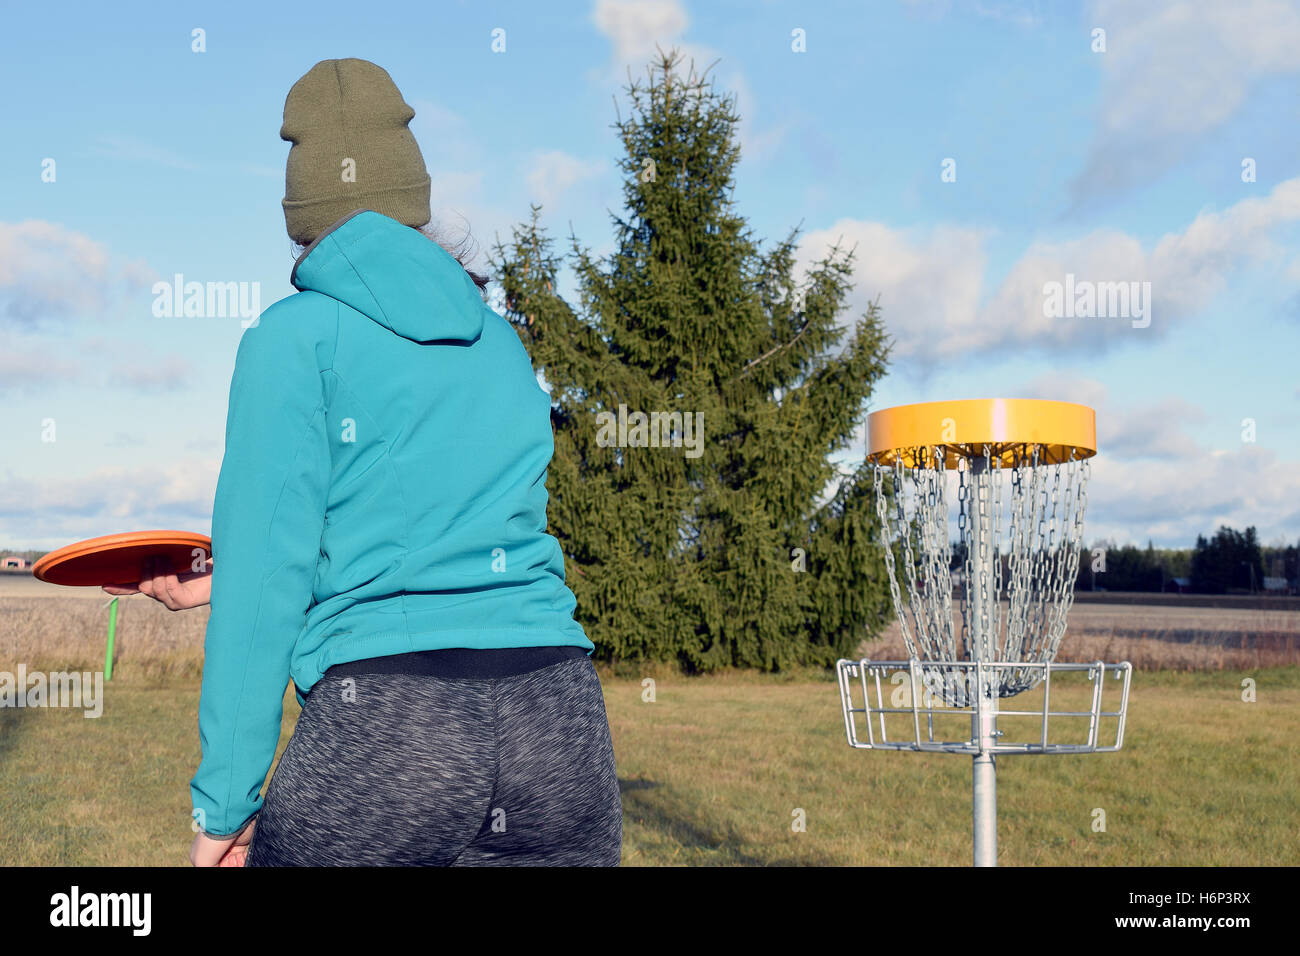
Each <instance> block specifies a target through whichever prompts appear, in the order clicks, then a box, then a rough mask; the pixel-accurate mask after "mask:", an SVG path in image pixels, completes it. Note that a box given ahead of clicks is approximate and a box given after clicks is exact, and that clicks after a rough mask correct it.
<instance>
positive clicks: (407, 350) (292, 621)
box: [190, 211, 594, 835]
mask: <svg viewBox="0 0 1300 956" xmlns="http://www.w3.org/2000/svg"><path fill="white" fill-rule="evenodd" d="M291 281H292V282H293V285H294V287H295V288H297V289H298V290H299V291H298V292H297V294H295V295H291V296H289V297H288V298H285V299H282V300H280V301H279V302H276V303H275V304H274V305H272V306H271V307H270V308H268V309H266V310H265V311H264V312H263V313H262V315H261V316H260V318H259V319H258V321H257V322H256V324H254V325H253V326H252V327H250V328H249V329H248V330H247V331H245V333H244V335H243V338H242V339H241V340H240V343H239V351H238V354H237V356H236V359H235V371H234V376H233V378H232V380H231V383H230V406H229V410H228V413H227V418H226V451H225V457H224V459H223V460H222V464H221V474H220V477H219V479H218V483H217V491H216V499H215V503H214V505H213V515H212V556H213V574H212V602H211V603H212V609H211V617H210V618H209V620H208V628H207V634H206V637H205V640H204V664H203V690H202V696H201V699H200V702H199V738H200V740H201V742H202V745H203V759H202V762H201V763H200V765H199V769H198V772H197V773H196V774H195V776H194V779H193V781H192V783H191V787H190V789H191V794H192V796H193V801H194V814H195V819H196V821H197V822H198V825H199V827H200V828H201V829H203V830H204V831H205V832H207V833H209V834H212V835H226V834H230V833H233V832H235V831H237V830H239V829H241V828H242V827H243V825H244V824H245V823H246V822H247V821H248V820H249V818H250V817H252V816H253V815H254V814H255V813H256V812H257V810H258V809H259V807H260V806H261V796H260V791H261V789H262V784H263V782H264V781H265V779H266V774H267V771H268V770H269V769H270V766H271V761H272V759H273V758H274V756H275V749H276V746H277V744H278V742H279V738H280V720H281V717H282V703H283V699H284V693H285V690H286V688H287V686H288V681H289V679H290V678H292V680H293V683H294V684H295V685H296V688H297V692H298V699H299V701H300V702H301V701H302V699H303V698H302V694H304V693H306V692H307V691H309V690H310V689H311V688H312V686H313V685H314V684H315V683H316V682H317V681H318V680H319V679H320V677H321V675H322V674H323V673H324V672H325V671H326V670H327V669H328V668H329V667H331V666H332V665H334V664H339V663H344V662H347V661H354V660H360V659H363V658H368V657H379V656H384V655H389V654H398V653H404V652H407V651H418V650H430V649H436V648H449V647H463V648H503V647H537V646H544V645H576V646H579V647H583V648H585V649H587V650H588V652H590V651H591V650H592V649H593V648H594V646H593V645H592V643H591V642H590V641H589V640H588V639H587V637H586V635H585V634H584V633H583V630H582V627H581V626H580V625H579V624H578V623H577V622H576V621H575V620H574V617H573V611H574V605H575V601H574V597H573V592H572V591H570V590H569V588H568V587H567V586H566V585H565V583H564V558H563V555H562V554H561V551H560V545H559V543H558V542H557V541H556V539H555V538H553V537H552V536H550V535H549V534H547V531H546V502H547V492H546V470H547V466H548V464H549V463H550V460H551V453H552V450H553V440H552V434H551V423H550V407H551V404H550V396H548V395H547V393H546V392H545V391H543V390H542V388H541V387H540V386H539V385H538V383H537V379H536V376H535V375H534V372H533V369H532V366H531V363H530V362H529V359H528V354H527V353H526V352H525V351H524V348H523V345H522V344H521V343H520V341H519V338H518V336H517V335H516V334H515V332H514V330H513V329H512V328H511V327H510V324H509V323H508V322H506V320H505V319H503V318H502V317H501V316H499V315H498V314H497V313H495V312H494V311H492V309H490V308H489V307H488V306H487V305H486V304H485V303H484V302H483V300H482V297H481V295H480V294H479V290H478V287H477V286H475V284H474V282H473V280H472V279H470V277H469V275H468V274H467V273H466V272H465V270H464V269H463V268H462V267H461V265H460V264H459V263H458V262H457V261H456V260H455V259H454V258H453V257H452V256H451V255H449V254H448V253H447V252H446V251H445V250H444V249H442V247H441V246H439V245H438V244H437V243H435V242H433V241H432V240H430V239H428V238H427V237H426V236H424V235H422V234H420V233H419V232H417V231H416V230H414V229H412V228H410V227H409V226H404V225H401V224H400V223H398V222H396V221H395V220H393V219H390V218H388V217H387V216H383V215H380V214H379V213H376V212H369V211H365V212H358V213H354V214H353V215H352V216H350V217H348V218H346V219H344V220H342V221H341V222H339V223H336V224H335V225H334V226H333V227H331V229H330V230H329V231H327V232H326V233H325V234H324V235H323V236H321V237H320V238H318V239H317V240H316V241H315V242H314V243H312V245H311V246H309V247H308V248H307V250H306V251H305V252H304V254H303V256H302V257H301V258H300V259H299V261H298V264H297V266H295V268H294V272H293V276H292V280H291Z"/></svg>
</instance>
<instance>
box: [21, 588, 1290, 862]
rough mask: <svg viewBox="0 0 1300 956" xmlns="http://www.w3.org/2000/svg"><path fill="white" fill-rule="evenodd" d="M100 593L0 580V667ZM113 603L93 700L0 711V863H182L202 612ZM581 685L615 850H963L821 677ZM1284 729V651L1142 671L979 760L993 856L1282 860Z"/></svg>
mask: <svg viewBox="0 0 1300 956" xmlns="http://www.w3.org/2000/svg"><path fill="white" fill-rule="evenodd" d="M83 593H86V594H92V592H83ZM92 596H93V594H92ZM100 605H101V602H99V601H98V600H89V599H81V598H60V599H57V600H50V599H48V598H41V597H36V596H26V597H17V596H11V597H0V670H10V671H12V670H14V669H15V668H16V662H18V661H22V662H23V663H25V664H26V666H27V668H28V670H29V671H33V670H59V669H65V668H66V669H72V668H77V669H99V667H100V666H102V654H103V643H102V642H103V625H104V622H105V620H106V618H105V615H106V611H105V610H104V609H103V608H102V607H101V606H100ZM124 607H125V612H124V614H123V619H122V622H121V624H120V628H119V635H120V637H119V642H118V651H119V656H118V661H117V665H116V668H117V669H116V672H115V675H114V679H113V681H112V682H111V684H109V685H108V691H107V700H106V703H105V706H104V713H103V716H102V717H100V718H98V719H87V718H85V717H83V716H82V714H81V712H80V711H79V710H60V709H44V708H42V709H13V708H0V808H3V809H0V865H31V864H56V865H57V864H79V865H102V864H129V865H134V864H156V865H171V864H176V865H180V864H183V863H184V862H185V861H186V853H187V850H188V846H189V842H190V839H191V833H190V829H189V807H190V804H189V791H188V781H189V779H190V777H191V776H192V775H193V772H194V768H195V766H196V765H197V761H198V757H199V748H198V735H197V730H196V711H197V702H198V687H199V684H198V674H199V667H200V665H201V655H200V652H199V649H198V648H199V644H198V641H199V640H200V639H201V635H202V629H203V623H204V622H205V621H206V610H203V611H198V612H187V613H181V614H171V613H169V612H167V611H166V610H165V609H162V608H161V607H158V606H157V605H154V604H153V603H152V602H148V601H147V599H143V598H133V599H131V600H129V601H126V602H124ZM1231 613H1237V612H1231ZM1261 613H1263V612H1261ZM1071 639H1072V636H1070V635H1067V638H1066V642H1067V646H1068V644H1069V642H1070V641H1071ZM1085 656H1086V655H1085ZM1108 659H1113V657H1108ZM646 677H651V678H654V680H655V682H656V686H655V690H656V699H655V701H654V702H653V703H647V702H644V701H643V699H642V693H643V688H642V680H643V679H644V678H646ZM1244 677H1251V678H1253V679H1254V680H1255V681H1256V682H1257V695H1258V699H1257V701H1256V702H1255V703H1245V702H1243V701H1242V699H1241V681H1242V679H1243V678H1244ZM602 679H603V681H604V686H605V696H606V706H607V710H608V712H609V717H610V725H611V729H612V731H613V736H614V745H615V751H616V754H617V758H618V767H619V777H620V780H621V783H622V787H623V806H624V862H625V863H626V864H628V865H772V864H776V865H781V864H796V865H868V866H870V865H881V864H889V865H898V864H914V865H927V864H958V865H965V864H967V863H969V859H970V760H969V758H966V757H960V756H947V755H922V754H911V753H886V752H863V751H854V750H852V749H850V748H849V747H848V745H847V744H846V742H845V739H844V731H843V723H842V719H841V717H840V711H839V700H838V695H837V692H836V687H835V683H834V681H833V678H832V677H831V676H830V675H828V674H825V673H799V674H784V675H756V674H727V675H720V676H710V677H692V678H687V677H682V676H680V675H677V674H674V673H673V672H671V671H670V670H667V669H658V670H656V669H654V668H647V669H644V670H643V669H631V670H622V671H620V672H619V673H611V672H608V671H602ZM296 716H297V706H296V704H295V703H294V701H293V698H292V695H288V696H287V697H286V711H285V723H284V728H283V734H282V739H281V744H282V745H283V744H284V743H285V742H287V740H288V737H289V734H290V733H291V731H292V727H293V722H294V720H295V718H296ZM1298 738H1300V667H1296V666H1282V667H1271V668H1252V669H1247V670H1230V669H1224V668H1223V667H1222V662H1220V664H1219V665H1218V667H1215V668H1212V669H1206V668H1205V667H1202V669H1199V670H1184V671H1175V670H1168V669H1166V670H1143V669H1141V668H1139V669H1138V671H1137V672H1136V673H1135V676H1134V681H1133V692H1132V702H1131V706H1130V716H1129V727H1128V734H1127V738H1126V741H1125V748H1124V750H1122V751H1121V752H1119V753H1117V754H1105V755H1088V756H1064V757H1023V756H1020V757H1016V756H1011V757H1002V758H1000V759H999V765H998V773H999V792H998V811H999V840H1000V846H999V850H1000V862H1001V863H1002V864H1003V865H1081V864H1082V865H1113V864H1133V865H1172V864H1179V865H1223V864H1244V865H1253V864H1294V863H1295V862H1296V861H1297V860H1300V809H1297V803H1296V800H1295V793H1296V792H1297V788H1298V787H1300V761H1298V760H1297V759H1296V751H1297V746H1296V743H1295V742H1296V740H1297V739H1298ZM1097 809H1101V810H1103V811H1104V812H1105V815H1106V830H1105V832H1094V831H1093V821H1094V811H1095V810H1097ZM797 812H801V813H802V815H803V817H804V818H805V819H806V832H794V830H793V829H792V821H794V820H795V814H796V813H797Z"/></svg>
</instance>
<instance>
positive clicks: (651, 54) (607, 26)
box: [591, 0, 794, 160]
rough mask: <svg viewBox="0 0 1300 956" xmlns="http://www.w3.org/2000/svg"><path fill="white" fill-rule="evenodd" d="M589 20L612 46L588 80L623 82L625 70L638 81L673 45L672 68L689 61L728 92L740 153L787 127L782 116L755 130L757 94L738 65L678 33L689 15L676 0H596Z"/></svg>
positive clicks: (768, 143) (685, 68)
mask: <svg viewBox="0 0 1300 956" xmlns="http://www.w3.org/2000/svg"><path fill="white" fill-rule="evenodd" d="M591 21H592V23H593V24H594V25H595V27H596V29H597V30H598V31H599V32H600V33H601V34H603V35H604V36H605V37H606V38H607V39H608V40H609V42H610V44H611V46H612V47H613V50H612V59H611V62H610V63H609V64H608V66H607V68H606V69H604V70H601V71H597V72H595V73H593V75H592V81H593V82H594V83H597V84H598V85H600V86H602V87H604V86H608V85H610V84H611V83H617V84H620V85H624V86H625V85H626V84H627V83H628V82H629V72H630V79H631V81H635V82H637V83H638V84H639V85H641V86H642V87H644V86H645V84H646V82H647V81H648V79H649V76H648V74H647V72H646V71H647V68H648V67H649V66H651V65H652V64H653V65H657V64H658V63H659V61H660V51H662V52H663V53H664V54H666V53H668V52H669V50H670V49H673V48H675V49H676V50H677V52H678V53H679V54H681V59H680V61H679V62H678V65H677V70H678V72H679V73H680V74H681V75H682V76H686V75H688V74H689V70H690V69H691V67H692V65H693V66H694V68H695V71H696V73H697V74H702V73H704V72H705V71H706V70H708V71H709V72H708V76H707V80H711V81H713V82H714V83H715V84H716V87H717V92H718V93H719V94H720V95H721V96H727V95H733V94H734V96H735V110H736V113H737V114H738V115H739V117H740V119H739V122H738V123H737V124H736V139H737V142H738V143H739V144H740V150H741V157H742V159H748V160H757V159H760V158H762V157H763V156H766V155H768V154H770V153H771V152H772V151H773V150H774V149H775V148H776V146H777V145H778V144H779V143H781V142H782V141H783V140H784V139H785V138H786V136H787V134H788V133H789V132H790V130H791V128H792V126H791V124H790V123H789V122H788V121H787V122H782V123H778V124H776V125H774V126H770V127H768V128H766V129H763V130H760V129H759V128H758V116H759V103H758V98H757V97H756V96H755V94H754V91H753V89H752V88H751V87H750V85H749V81H748V80H747V79H746V78H745V75H744V73H743V71H741V70H740V69H739V68H738V67H735V66H732V65H731V62H729V61H728V60H727V59H726V57H723V56H721V55H720V54H719V53H718V51H717V50H715V49H713V48H712V47H708V46H705V45H702V44H698V43H691V42H689V41H686V40H684V39H683V37H684V35H685V33H686V29H687V27H688V26H689V25H690V17H689V16H688V15H687V13H686V10H685V8H684V7H683V5H682V4H681V3H680V2H679V0H597V2H596V4H595V6H594V7H593V9H592V15H591ZM790 55H794V54H790ZM625 118H626V114H625Z"/></svg>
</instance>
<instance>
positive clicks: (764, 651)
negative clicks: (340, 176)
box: [492, 51, 889, 671]
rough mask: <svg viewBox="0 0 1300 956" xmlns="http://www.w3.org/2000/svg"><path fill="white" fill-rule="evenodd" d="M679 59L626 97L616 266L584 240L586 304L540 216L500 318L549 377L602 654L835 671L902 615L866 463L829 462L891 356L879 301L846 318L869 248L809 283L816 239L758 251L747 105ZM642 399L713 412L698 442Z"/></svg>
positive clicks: (562, 477) (558, 481)
mask: <svg viewBox="0 0 1300 956" xmlns="http://www.w3.org/2000/svg"><path fill="white" fill-rule="evenodd" d="M679 60H680V57H679V55H678V54H677V52H676V51H672V52H670V53H668V54H664V53H663V52H662V51H660V59H659V61H658V62H657V63H656V64H654V65H653V66H652V68H651V69H650V70H649V71H648V74H649V79H648V82H647V83H646V84H645V85H642V84H641V83H640V82H633V83H631V84H630V85H629V86H628V87H627V92H628V94H629V96H630V98H631V101H632V105H633V114H632V116H631V117H630V118H629V119H627V120H623V119H622V118H621V116H620V117H619V119H618V121H617V122H616V123H615V124H614V128H615V129H616V130H617V131H618V133H619V135H620V138H621V140H622V144H623V149H624V152H623V155H622V157H621V160H620V166H621V169H622V171H623V174H624V176H625V183H624V197H625V207H626V208H625V210H624V212H623V214H622V215H621V216H619V215H614V214H611V217H612V219H613V223H614V226H615V232H616V237H617V241H616V248H615V250H614V252H613V253H612V254H611V255H610V256H609V257H608V258H607V259H605V260H604V261H599V262H598V261H596V260H594V259H593V257H592V255H591V254H590V253H589V252H588V251H587V250H585V249H584V248H582V247H581V246H580V244H579V242H578V239H577V237H576V235H571V243H572V247H573V248H572V254H571V260H570V261H571V266H572V268H573V270H574V274H575V276H576V279H577V283H576V284H577V289H578V291H577V295H576V298H577V299H578V300H579V301H578V302H576V303H570V302H567V301H565V300H564V299H563V298H562V297H561V296H560V295H559V294H558V293H557V291H556V276H557V274H558V271H559V269H560V266H561V262H560V259H559V258H558V257H557V256H555V255H554V254H553V253H552V240H551V239H550V238H549V236H548V235H547V234H546V232H545V229H544V228H543V226H542V224H541V221H540V212H541V209H540V207H539V206H536V205H534V206H533V208H532V216H531V221H529V222H527V223H523V224H520V225H518V226H516V227H515V228H514V229H513V237H512V240H511V242H510V243H509V244H508V245H506V244H502V243H501V242H499V241H498V243H497V244H496V247H495V249H494V252H493V261H492V265H493V267H494V271H495V274H496V276H497V277H499V279H500V281H501V284H502V288H503V291H504V294H505V299H504V302H505V310H504V314H505V315H506V317H507V318H508V319H509V320H510V321H511V322H512V323H513V324H514V326H515V328H516V330H517V331H518V334H519V336H520V338H521V339H522V340H523V342H524V345H525V347H526V348H527V349H528V351H529V354H530V355H531V357H532V360H533V363H534V367H535V368H537V369H538V370H539V371H540V372H541V374H542V376H543V378H544V380H545V382H546V383H547V385H548V386H549V388H550V390H551V399H552V412H551V418H552V424H553V426H554V433H555V457H554V459H553V461H552V464H551V468H550V473H549V478H548V485H547V486H548V489H549V491H550V509H549V520H550V531H551V533H552V534H554V535H555V536H556V538H557V539H558V540H559V541H560V543H561V546H562V548H563V551H564V554H565V572H566V577H567V580H568V583H569V585H570V586H571V587H572V589H573V591H574V593H575V594H576V596H577V600H578V608H577V616H578V619H579V621H580V622H581V623H582V624H583V626H584V627H585V628H586V630H587V633H588V635H589V636H590V637H591V639H592V640H593V641H594V642H595V643H596V646H597V656H599V657H602V658H604V659H606V660H612V661H624V660H657V661H676V662H678V663H679V664H680V665H681V666H682V667H683V668H684V669H686V670H688V671H705V670H715V669H719V668H724V667H733V666H735V667H751V668H759V669H763V670H779V669H783V668H788V667H791V666H794V665H828V664H831V663H833V662H834V661H835V660H836V659H837V658H838V657H841V656H847V655H851V654H852V653H853V651H854V650H855V648H856V647H857V646H858V644H859V643H860V642H861V641H862V640H863V639H865V638H867V637H868V636H870V635H871V634H872V633H874V631H875V630H876V629H877V628H878V627H879V626H880V624H881V622H882V621H883V620H884V618H885V615H886V614H887V613H888V609H889V586H888V578H887V576H886V574H885V570H884V563H883V551H882V549H881V546H880V544H879V523H878V520H877V518H876V511H875V506H874V498H873V489H872V482H871V478H870V473H869V472H868V471H867V470H866V469H863V468H857V469H837V468H836V466H835V464H834V463H833V462H832V460H831V457H832V455H833V454H834V453H836V452H839V451H842V450H843V449H845V448H847V447H848V446H849V444H850V442H851V441H852V439H853V437H854V435H855V433H856V432H857V430H858V428H859V426H860V425H861V423H862V421H863V420H864V416H865V403H866V400H867V398H868V397H869V396H870V395H871V392H872V388H873V385H874V383H875V382H876V381H877V380H878V379H879V378H880V376H881V375H882V374H883V373H884V370H885V364H886V358H887V352H888V345H887V343H886V339H885V333H884V330H883V326H882V324H881V320H880V316H879V312H878V309H877V307H876V305H875V304H872V305H871V306H870V308H869V309H868V310H867V311H866V312H865V313H864V314H862V315H861V316H860V317H859V318H858V319H857V320H856V322H854V323H853V328H852V329H851V331H850V330H848V329H845V328H843V327H842V324H841V323H840V322H839V321H838V316H839V314H840V313H841V312H842V311H843V310H844V300H845V298H846V295H847V292H848V289H849V286H850V277H851V274H852V270H851V263H852V258H853V254H852V251H851V250H848V251H845V250H841V249H840V248H839V246H838V244H837V245H836V246H835V247H833V248H832V249H830V250H829V251H828V252H827V254H826V255H825V257H824V258H822V259H821V260H820V261H818V262H817V263H815V267H814V268H811V269H810V270H809V271H808V272H807V274H805V275H804V276H803V277H802V279H799V278H798V277H796V276H795V275H794V253H795V239H796V237H797V235H798V230H797V228H796V229H793V230H791V231H790V233H789V235H788V236H787V237H786V238H785V239H784V241H781V242H779V243H776V244H775V245H774V247H772V248H771V249H769V250H767V251H764V250H762V249H761V248H760V246H759V244H758V243H757V241H756V240H755V239H754V237H753V235H752V233H751V231H750V230H749V228H748V227H747V225H746V223H745V221H744V219H743V218H742V217H741V216H740V215H739V214H738V213H737V212H736V210H735V209H734V207H733V201H732V192H733V188H734V185H733V170H734V167H735V164H736V162H737V160H738V158H739V148H738V146H737V145H736V143H735V141H734V136H735V124H736V123H737V121H738V117H737V115H736V114H735V112H734V98H733V97H723V96H720V95H719V94H718V93H717V92H716V91H715V90H714V89H713V86H712V83H709V84H707V85H706V83H705V79H704V75H697V74H696V72H695V69H694V65H693V64H692V67H691V69H690V71H689V74H688V75H687V76H685V77H683V76H681V75H679V74H678V72H677V70H676V67H677V65H678V63H679ZM707 73H708V70H705V74H707ZM620 406H622V407H623V408H624V409H626V411H627V418H629V419H631V420H632V422H633V427H632V428H631V429H629V430H628V434H627V435H626V441H625V444H623V445H621V446H620V445H618V444H611V443H610V441H609V438H610V429H609V428H608V425H609V422H610V417H611V416H619V414H620ZM637 412H639V413H643V414H645V415H646V416H647V418H648V417H649V416H650V414H651V413H655V412H657V413H674V412H675V413H683V415H684V414H685V413H690V414H691V415H693V416H696V418H695V419H694V422H695V424H696V428H697V429H698V430H699V432H700V433H702V441H701V442H700V444H699V454H698V455H697V454H696V452H695V451H693V450H692V449H691V448H689V447H686V445H687V439H688V438H690V437H694V436H690V435H687V434H684V432H685V430H686V429H685V427H684V424H685V423H686V422H690V421H691V419H689V418H684V419H683V427H682V428H680V429H679V430H678V431H676V432H674V433H673V434H672V435H666V434H665V430H664V429H661V430H660V432H659V434H658V435H656V434H655V433H654V430H653V429H650V430H649V437H648V438H647V429H646V428H645V427H643V424H644V423H643V422H642V421H641V419H639V418H637V417H636V416H635V415H634V414H633V413H637ZM602 413H608V414H606V415H602ZM669 420H670V421H671V422H672V426H673V427H674V428H676V427H677V426H678V422H677V420H676V419H669ZM663 421H664V419H662V418H661V419H660V422H661V424H662V422H663ZM602 423H603V425H604V426H605V427H602ZM661 436H662V437H664V439H665V442H666V443H667V444H668V447H662V443H661V447H655V445H654V442H655V439H656V438H658V437H661ZM673 438H676V439H678V440H680V441H681V442H682V447H675V446H673V445H672V443H671V439H673ZM643 442H646V443H645V444H643Z"/></svg>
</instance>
